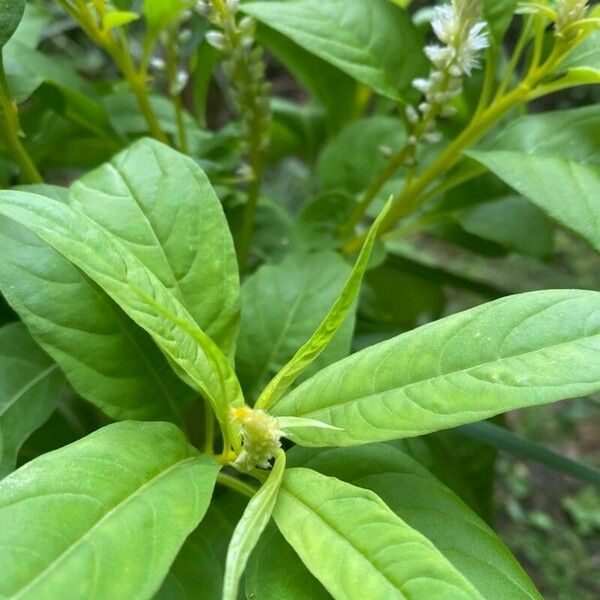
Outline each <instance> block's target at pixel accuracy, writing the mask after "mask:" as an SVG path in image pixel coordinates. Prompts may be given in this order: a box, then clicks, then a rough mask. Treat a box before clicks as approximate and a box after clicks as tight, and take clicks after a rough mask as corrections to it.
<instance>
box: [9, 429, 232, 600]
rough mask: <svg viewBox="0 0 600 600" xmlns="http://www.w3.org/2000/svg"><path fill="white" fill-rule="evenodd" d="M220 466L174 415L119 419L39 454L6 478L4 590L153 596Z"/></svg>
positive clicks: (22, 594)
mask: <svg viewBox="0 0 600 600" xmlns="http://www.w3.org/2000/svg"><path fill="white" fill-rule="evenodd" d="M219 468H220V467H219V465H218V464H217V463H216V461H214V460H213V459H212V458H210V457H206V456H199V455H198V453H197V451H196V450H195V449H194V448H192V447H191V446H190V445H189V443H188V441H187V440H186V438H185V436H184V435H183V434H182V433H181V431H179V430H178V429H177V428H176V427H175V426H174V425H170V424H168V423H136V422H123V423H116V424H114V425H109V426H108V427H105V428H103V429H100V430H99V431H97V432H95V433H93V434H91V435H89V436H88V437H86V438H84V439H82V440H80V441H78V442H75V443H74V444H71V445H69V446H65V447H64V448H61V449H60V450H56V451H54V452H51V453H49V454H45V455H43V456H41V457H39V458H36V459H35V460H33V461H31V462H30V463H28V464H27V465H25V466H24V467H22V468H21V469H19V470H18V471H15V472H14V473H13V474H11V475H9V476H8V477H7V478H6V479H4V480H3V481H2V482H0V523H1V524H2V526H1V527H0V545H1V546H2V548H3V551H2V570H1V571H0V595H2V596H5V597H11V598H61V597H62V598H65V597H68V598H73V599H76V598H82V599H88V598H114V599H121V598H122V599H123V600H125V599H127V600H130V599H135V598H139V599H140V600H141V599H144V598H148V597H150V596H151V595H152V594H153V593H154V592H155V591H156V590H157V588H158V587H159V586H160V583H161V581H162V579H163V578H164V576H165V575H166V573H167V571H168V569H169V566H170V564H171V562H172V561H173V559H174V558H175V556H176V554H177V551H178V550H179V548H180V547H181V545H182V544H183V542H184V541H185V538H186V537H187V536H188V535H189V533H191V531H192V530H193V529H194V528H195V527H196V525H197V524H198V523H199V521H200V520H201V519H202V517H203V515H204V513H205V512H206V509H207V508H208V504H209V502H210V497H211V495H212V490H213V487H214V483H215V480H216V477H217V473H218V472H219Z"/></svg>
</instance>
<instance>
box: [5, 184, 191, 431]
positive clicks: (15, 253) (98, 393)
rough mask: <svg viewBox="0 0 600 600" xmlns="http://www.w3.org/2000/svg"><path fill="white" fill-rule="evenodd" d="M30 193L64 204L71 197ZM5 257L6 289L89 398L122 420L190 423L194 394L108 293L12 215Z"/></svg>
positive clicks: (47, 189) (59, 191)
mask: <svg viewBox="0 0 600 600" xmlns="http://www.w3.org/2000/svg"><path fill="white" fill-rule="evenodd" d="M27 189H28V191H32V192H36V193H40V194H45V195H48V196H50V197H53V198H55V199H57V200H61V201H64V197H65V195H66V194H67V193H68V192H67V190H66V189H65V188H58V187H52V186H30V187H28V188H27ZM0 254H1V255H2V257H3V260H2V261H1V262H0V291H1V292H2V293H3V294H4V296H5V297H6V299H7V300H8V302H9V303H10V305H11V306H12V307H13V309H14V310H15V311H16V312H17V313H18V314H19V316H20V317H21V319H22V320H23V321H24V323H25V324H26V325H27V327H28V329H29V331H30V332H31V334H32V335H33V337H34V339H35V340H36V341H37V342H38V343H39V344H40V345H41V346H42V347H43V348H44V350H46V352H48V354H50V356H52V358H54V360H55V361H56V362H57V363H58V364H59V365H60V367H61V369H62V370H63V371H64V373H65V374H66V376H67V378H68V379H69V382H70V383H71V385H72V386H73V387H74V388H75V390H76V391H77V392H78V393H79V394H80V395H81V396H82V397H83V398H85V399H86V400H87V401H89V402H92V403H93V404H94V405H95V406H97V407H98V408H100V409H101V410H102V411H104V412H105V413H106V414H107V415H109V416H110V417H112V418H113V419H116V420H122V419H136V420H164V421H174V422H176V423H181V422H182V420H183V413H184V412H185V408H186V406H187V405H188V404H189V402H190V400H191V399H192V397H193V395H194V392H193V391H192V390H191V389H190V388H189V387H188V386H186V385H185V384H184V383H183V382H182V381H181V380H180V379H179V377H177V376H176V375H175V373H174V372H173V370H172V369H171V367H170V366H169V364H168V362H167V360H166V359H165V357H164V355H163V354H162V353H161V352H160V350H159V349H158V348H157V347H156V344H154V342H153V341H152V339H151V338H150V336H149V335H148V334H147V333H146V332H145V331H144V330H143V329H141V328H140V327H138V326H137V325H136V324H135V323H134V322H133V321H132V320H131V319H129V318H128V317H127V315H126V314H125V313H124V312H123V311H122V310H121V308H120V307H119V306H118V305H117V304H116V303H115V302H114V301H113V300H112V299H111V298H110V297H109V296H108V295H107V294H106V293H105V292H104V291H103V290H102V288H100V287H99V286H98V285H97V284H96V283H94V282H93V281H92V280H91V279H89V278H88V277H87V276H86V275H84V274H83V273H82V272H81V271H80V270H79V269H77V268H76V267H74V266H73V265H72V264H71V263H70V262H69V261H68V260H67V259H65V258H64V257H63V256H62V255H60V254H59V253H58V252H57V251H56V250H53V249H52V248H51V247H50V246H48V245H47V244H46V243H45V242H43V241H42V240H40V239H39V238H38V237H37V236H36V235H35V234H33V233H31V232H30V231H28V230H27V229H26V228H25V227H23V226H22V225H19V224H17V223H15V222H14V221H11V220H9V219H7V218H5V217H0Z"/></svg>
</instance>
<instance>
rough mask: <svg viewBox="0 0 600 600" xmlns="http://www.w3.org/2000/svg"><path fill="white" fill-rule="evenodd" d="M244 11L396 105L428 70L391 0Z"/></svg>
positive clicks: (308, 1) (302, 1) (302, 0)
mask: <svg viewBox="0 0 600 600" xmlns="http://www.w3.org/2000/svg"><path fill="white" fill-rule="evenodd" d="M243 10H244V12H246V13H248V14H249V15H252V16H253V17H255V18H256V19H257V20H259V21H261V22H262V23H264V24H265V25H268V26H269V27H271V28H272V29H275V30H276V31H279V32H280V33H282V34H283V35H285V36H287V37H289V38H290V39H291V40H292V41H294V42H295V43H296V44H298V45H299V46H301V47H302V48H304V49H305V50H308V51H309V52H312V53H313V54H316V55H317V56H318V57H320V58H322V59H323V60H325V61H326V62H329V63H331V64H332V65H334V66H336V67H337V68H339V69H340V70H342V71H344V72H345V73H347V74H348V75H350V76H351V77H354V78H355V79H357V80H358V81H360V82H362V83H365V84H366V85H368V86H370V87H372V88H373V89H374V90H375V91H376V92H378V93H380V94H382V95H384V96H388V97H389V98H393V99H394V100H400V99H401V98H402V96H403V94H404V93H405V92H406V91H408V90H409V89H410V85H411V81H412V80H413V78H414V77H416V76H417V75H418V73H419V72H421V71H423V70H424V69H425V68H426V67H425V65H426V62H425V58H424V55H423V54H422V52H421V51H420V48H422V46H423V44H422V42H423V40H422V38H421V35H420V33H419V32H418V31H417V29H416V28H415V26H414V25H413V24H412V22H411V19H410V16H409V15H408V14H407V13H406V11H404V10H401V9H399V8H397V7H396V6H394V5H392V4H391V3H390V2H389V1H388V0H370V1H369V2H364V1H363V0H329V1H328V2H321V1H320V0H289V1H281V0H280V1H275V2H273V1H271V2H249V3H245V4H244V5H243Z"/></svg>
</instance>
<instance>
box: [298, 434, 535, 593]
mask: <svg viewBox="0 0 600 600" xmlns="http://www.w3.org/2000/svg"><path fill="white" fill-rule="evenodd" d="M290 463H291V464H292V465H293V466H295V467H307V468H311V469H315V470H316V471H319V472H320V473H322V474H324V475H328V476H330V477H337V478H338V479H341V480H343V481H347V482H348V483H352V484H354V485H357V486H360V487H362V488H366V489H369V490H371V491H373V492H375V493H376V494H377V495H378V496H379V497H380V498H381V499H382V500H383V501H384V502H385V503H386V504H387V505H388V506H389V507H390V508H391V509H392V510H393V511H394V512H395V513H396V514H397V515H398V516H399V517H400V518H401V519H402V520H404V521H405V522H406V523H407V524H408V525H409V526H410V527H412V528H414V529H415V530H417V531H418V532H419V533H421V534H423V535H424V536H425V537H427V538H428V539H429V540H430V541H431V542H432V543H433V544H434V546H435V547H436V548H438V550H439V551H440V552H441V553H442V554H443V555H444V556H445V557H446V558H447V559H448V560H449V561H450V562H451V563H452V565H453V566H454V567H455V568H456V569H457V570H458V571H460V573H461V574H462V575H463V576H464V577H465V578H466V579H468V580H469V581H470V582H471V583H472V584H473V585H474V586H475V587H476V588H477V590H478V591H479V593H480V594H481V596H482V597H484V598H494V600H530V599H532V598H536V599H541V596H540V594H539V592H538V591H537V590H536V588H535V586H534V585H533V583H532V582H531V580H530V579H529V577H528V576H527V574H526V573H525V572H524V571H523V569H522V568H521V566H520V565H519V563H518V562H517V560H516V559H515V558H514V557H513V556H512V554H511V553H510V551H509V550H508V549H507V548H506V546H505V545H504V544H503V543H502V541H501V540H500V538H499V537H498V536H497V535H496V534H495V533H494V531H493V530H492V529H491V528H490V527H488V526H487V525H486V524H485V523H484V522H483V521H482V520H481V519H480V518H479V517H477V515H475V514H474V513H473V512H472V511H471V510H470V509H469V508H468V507H467V506H466V505H465V503H464V502H463V501H462V500H461V499H460V498H459V497H458V496H456V495H455V494H454V493H453V492H452V491H450V490H449V489H448V488H446V487H445V486H444V485H443V484H442V483H441V482H440V481H439V480H438V479H436V478H435V477H434V476H433V475H431V473H429V472H428V471H427V470H426V469H424V468H423V467H422V466H421V465H419V464H418V463H417V462H416V461H415V460H414V459H412V458H411V457H410V456H409V455H407V454H406V453H404V452H402V451H401V450H399V449H398V448H395V447H393V446H391V445H388V444H376V445H371V446H365V447H361V448H344V449H330V450H324V451H315V450H308V449H300V448H298V449H296V450H294V451H293V452H292V453H291V454H290Z"/></svg>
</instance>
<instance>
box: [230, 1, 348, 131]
mask: <svg viewBox="0 0 600 600" xmlns="http://www.w3.org/2000/svg"><path fill="white" fill-rule="evenodd" d="M243 8H244V7H242V9H243ZM256 39H257V41H258V42H259V43H260V44H261V46H264V47H266V48H268V49H269V50H270V51H271V52H272V53H273V54H274V55H275V56H276V57H277V59H278V60H280V61H281V63H282V64H283V65H284V66H285V67H286V68H287V69H288V70H289V71H290V73H292V75H294V77H296V79H297V80H298V81H299V82H300V83H301V84H302V85H303V86H304V87H306V89H307V90H308V91H309V92H310V93H311V95H312V96H313V97H314V98H315V99H316V100H317V101H318V102H319V103H320V104H321V105H323V107H325V110H326V112H327V121H328V123H329V127H330V129H331V130H333V131H337V130H338V129H339V128H340V126H341V125H342V124H343V123H344V122H346V121H348V120H349V119H351V118H352V115H353V112H354V111H355V106H354V99H355V97H356V82H355V81H354V80H353V79H352V78H351V77H349V76H348V75H346V73H344V72H343V71H341V70H340V69H337V68H336V67H334V66H333V65H331V64H330V63H328V62H326V61H324V60H322V59H321V58H319V57H318V56H315V55H314V54H311V52H309V51H308V50H305V49H304V48H302V47H301V46H299V45H298V44H295V43H294V42H293V41H292V40H291V39H290V38H289V37H286V36H285V35H282V34H281V33H279V32H278V31H276V30H275V29H271V28H270V27H267V26H266V25H264V24H262V23H259V24H258V27H257V30H256Z"/></svg>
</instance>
